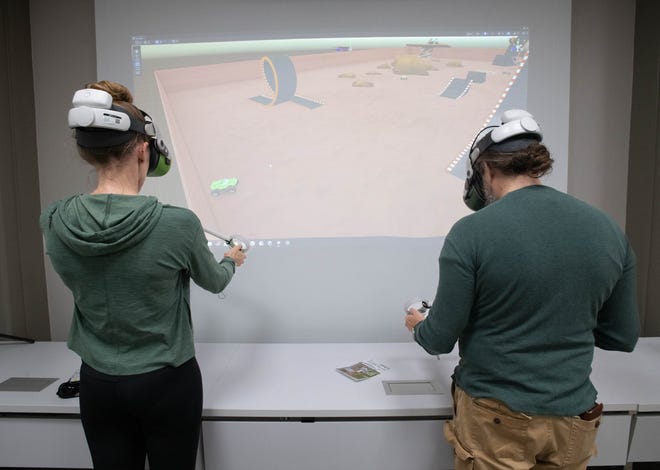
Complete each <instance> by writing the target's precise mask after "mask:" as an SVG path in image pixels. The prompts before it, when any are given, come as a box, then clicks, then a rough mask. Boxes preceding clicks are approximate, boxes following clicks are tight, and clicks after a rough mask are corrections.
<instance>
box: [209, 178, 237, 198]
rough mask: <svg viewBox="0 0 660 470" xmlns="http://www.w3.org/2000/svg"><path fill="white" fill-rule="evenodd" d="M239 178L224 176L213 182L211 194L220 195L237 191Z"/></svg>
mask: <svg viewBox="0 0 660 470" xmlns="http://www.w3.org/2000/svg"><path fill="white" fill-rule="evenodd" d="M237 185H238V178H222V179H220V180H215V181H213V182H212V183H211V196H215V197H217V196H220V195H221V194H223V193H235V192H236V186H237Z"/></svg>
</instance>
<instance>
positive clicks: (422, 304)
mask: <svg viewBox="0 0 660 470" xmlns="http://www.w3.org/2000/svg"><path fill="white" fill-rule="evenodd" d="M413 308H414V309H415V310H417V311H418V312H419V313H421V314H422V315H424V318H426V317H427V316H428V314H429V310H430V309H431V304H429V303H428V302H427V301H426V300H411V301H410V302H406V304H405V305H404V307H403V309H404V311H405V312H406V313H407V314H410V310H411V309H413Z"/></svg>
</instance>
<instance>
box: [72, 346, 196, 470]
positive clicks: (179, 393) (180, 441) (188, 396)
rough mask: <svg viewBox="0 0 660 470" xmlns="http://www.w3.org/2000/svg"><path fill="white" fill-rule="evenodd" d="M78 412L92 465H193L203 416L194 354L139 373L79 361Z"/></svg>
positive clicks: (157, 468)
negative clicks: (108, 371) (102, 370)
mask: <svg viewBox="0 0 660 470" xmlns="http://www.w3.org/2000/svg"><path fill="white" fill-rule="evenodd" d="M80 418H81V420H82V425H83V429H84V430H85V437H86V438H87V444H88V446H89V450H90V453H91V455H92V461H93V463H94V468H95V469H96V470H105V469H108V470H110V469H112V470H118V469H122V470H144V462H145V456H148V458H149V468H151V470H168V469H172V470H187V469H190V470H193V469H194V468H195V458H196V457H197V445H198V443H199V432H200V426H201V419H202V375H201V373H200V370H199V366H198V364H197V360H196V359H195V358H192V359H190V360H189V361H188V362H186V363H184V364H182V365H181V366H179V367H164V368H162V369H158V370H155V371H152V372H147V373H145V374H138V375H127V376H126V375H125V376H116V375H107V374H102V373H100V372H98V371H96V370H94V369H92V368H91V367H90V366H88V365H87V364H85V363H83V364H82V367H81V368H80Z"/></svg>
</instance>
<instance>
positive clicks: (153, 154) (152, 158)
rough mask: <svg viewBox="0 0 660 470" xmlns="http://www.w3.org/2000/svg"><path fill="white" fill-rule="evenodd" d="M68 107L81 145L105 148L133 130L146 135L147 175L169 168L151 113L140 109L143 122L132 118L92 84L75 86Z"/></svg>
mask: <svg viewBox="0 0 660 470" xmlns="http://www.w3.org/2000/svg"><path fill="white" fill-rule="evenodd" d="M72 104H73V108H71V109H70V110H69V127H70V128H72V129H75V130H76V141H77V142H78V145H80V146H81V147H87V148H105V147H114V146H116V145H121V144H123V143H126V142H128V141H129V140H130V139H131V138H132V137H133V136H134V133H135V132H137V133H138V134H143V135H146V136H147V137H148V138H149V170H148V172H147V176H163V175H164V174H166V173H167V172H168V171H169V170H170V166H171V165H172V159H171V157H170V152H169V150H168V149H167V146H166V145H165V142H164V141H163V139H162V138H161V137H160V135H159V134H158V131H157V129H156V125H155V124H154V122H153V120H152V119H151V117H150V116H149V115H148V114H147V113H145V112H144V111H142V110H140V112H141V113H142V116H143V117H144V121H145V122H141V121H138V120H132V119H131V117H130V115H129V113H128V112H127V111H126V110H125V109H123V108H122V107H121V106H117V105H113V104H112V96H111V95H110V94H109V93H107V92H105V91H103V90H95V89H93V88H85V89H82V90H78V91H76V92H75V94H74V95H73V100H72Z"/></svg>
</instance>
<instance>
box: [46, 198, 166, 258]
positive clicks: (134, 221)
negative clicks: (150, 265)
mask: <svg viewBox="0 0 660 470" xmlns="http://www.w3.org/2000/svg"><path fill="white" fill-rule="evenodd" d="M162 212H163V206H162V204H160V203H159V202H158V199H156V198H155V197H153V196H127V195H123V194H94V195H91V194H84V195H76V196H72V197H70V198H68V199H63V200H61V201H58V202H56V203H54V204H53V205H52V206H50V208H49V209H48V210H47V211H46V214H44V215H45V217H44V218H43V220H42V224H43V225H45V227H44V228H45V229H49V230H52V231H53V232H54V234H55V235H56V236H57V237H58V238H59V239H60V240H61V241H62V243H64V244H65V245H66V246H68V247H69V248H70V249H71V250H73V251H74V252H75V253H77V254H79V255H81V256H101V255H107V254H110V253H114V252H117V251H120V250H125V249H127V248H130V247H132V246H134V245H136V244H138V243H140V242H141V241H142V240H143V239H144V238H145V237H146V236H147V235H149V233H150V232H151V231H152V230H153V229H154V227H155V226H156V224H157V223H158V220H159V219H160V216H161V214H162Z"/></svg>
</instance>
